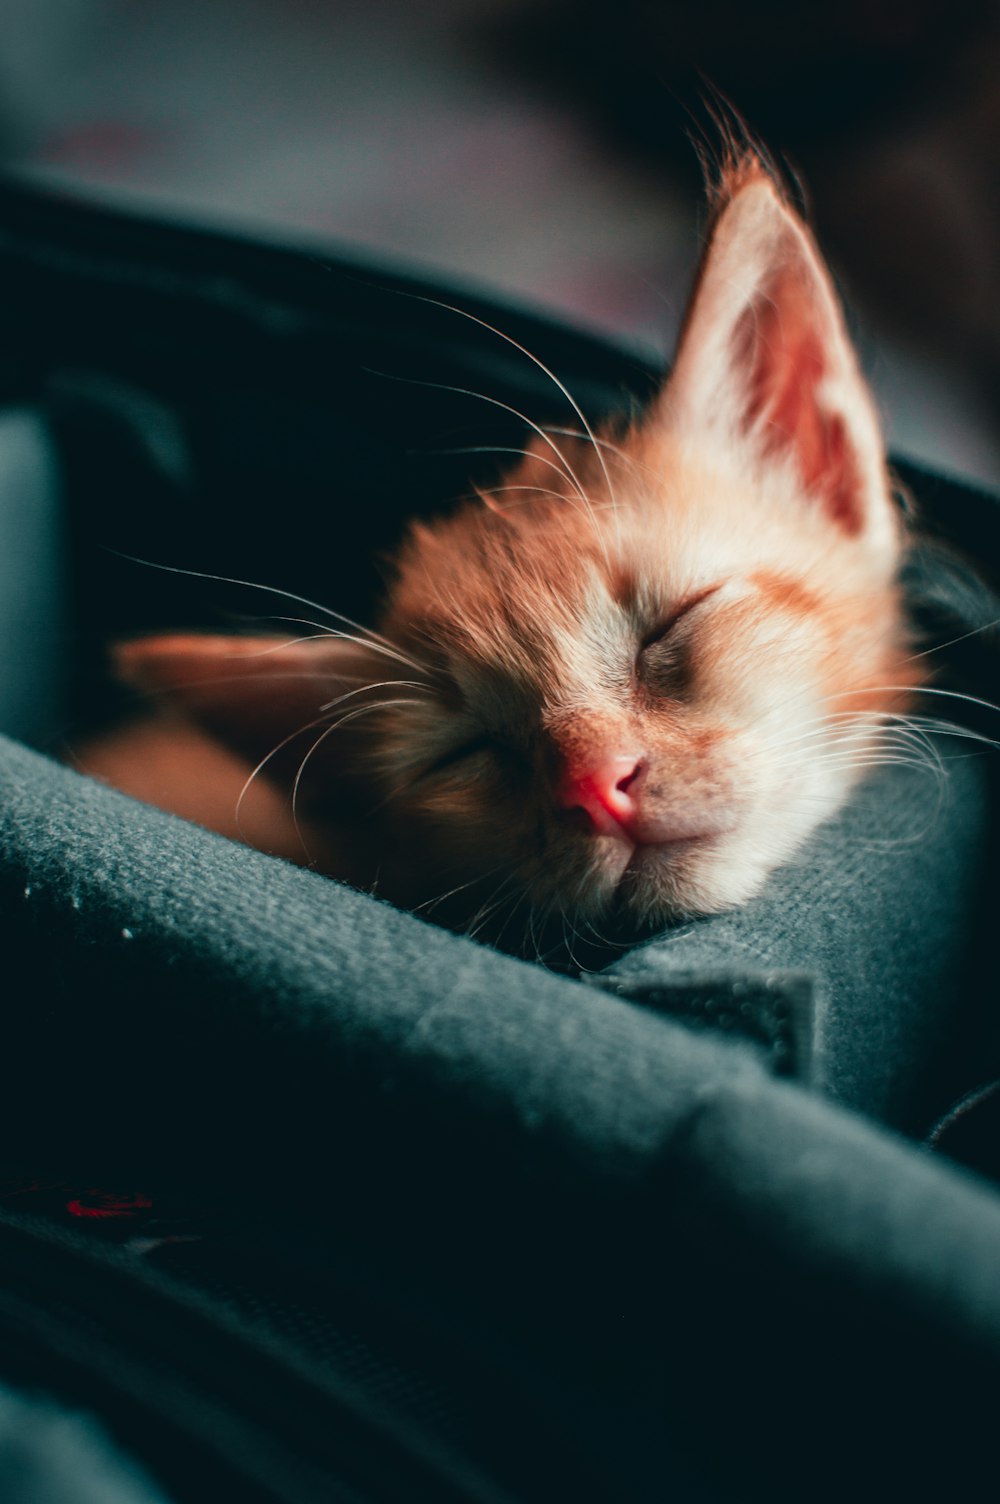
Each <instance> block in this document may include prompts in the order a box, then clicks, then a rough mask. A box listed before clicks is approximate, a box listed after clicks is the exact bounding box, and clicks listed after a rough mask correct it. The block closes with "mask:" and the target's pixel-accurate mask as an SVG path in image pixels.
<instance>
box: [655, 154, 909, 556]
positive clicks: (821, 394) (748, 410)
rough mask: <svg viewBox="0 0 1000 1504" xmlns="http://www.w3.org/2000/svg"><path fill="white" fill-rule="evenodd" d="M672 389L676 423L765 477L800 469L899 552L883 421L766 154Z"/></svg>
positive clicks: (726, 222) (859, 532) (722, 234)
mask: <svg viewBox="0 0 1000 1504" xmlns="http://www.w3.org/2000/svg"><path fill="white" fill-rule="evenodd" d="M734 176H735V178H736V180H737V181H736V186H735V187H734V188H733V189H732V191H731V193H730V197H729V199H728V201H727V202H726V204H725V206H724V208H723V209H722V211H721V212H720V214H719V216H718V219H717V221H716V225H715V229H714V232H713V234H712V236H711V239H710V242H709V245H708V249H707V252H706V254H705V258H704V261H703V263H702V269H701V273H700V276H699V280H698V284H697V287H696V290H695V294H694V297H693V300H692V304H691V307H690V309H689V312H688V317H687V321H686V324H685V327H684V331H683V333H682V336H681V342H680V348H679V351H678V354H677V360H676V363H675V366H674V371H673V375H672V376H671V378H670V381H669V382H668V385H667V389H666V392H665V394H664V408H665V416H666V417H667V420H668V421H669V422H670V423H671V424H672V425H675V426H676V427H677V429H678V431H679V432H681V433H691V432H693V433H695V434H697V435H699V437H701V438H702V439H705V438H707V439H708V440H709V441H710V442H711V443H712V444H713V445H714V446H715V447H716V448H717V450H718V451H721V452H724V453H725V452H728V453H731V454H734V455H735V456H736V457H737V459H738V460H739V461H740V463H743V464H746V463H749V464H750V465H751V466H752V467H753V468H754V469H755V470H757V471H758V473H761V474H763V475H764V476H765V477H766V476H767V475H768V474H769V473H770V474H772V475H773V471H774V467H780V468H785V469H786V470H787V469H788V468H790V469H791V471H792V473H793V474H794V476H795V477H796V479H797V481H798V482H799V484H800V486H801V487H802V488H803V489H804V491H805V492H806V493H807V494H808V495H809V496H810V497H812V498H814V499H815V501H816V502H817V503H818V504H819V505H820V506H821V507H822V509H823V511H824V512H825V514H826V515H827V517H828V518H829V519H830V521H831V522H832V523H834V524H835V525H836V526H837V527H838V528H839V529H841V530H842V531H843V532H844V533H846V534H848V535H851V536H856V537H859V538H861V537H864V539H865V541H866V543H867V544H868V545H869V546H870V548H872V549H874V550H876V551H879V552H883V551H884V552H885V554H886V556H887V558H888V559H893V558H894V557H895V555H896V553H897V552H898V532H897V526H896V520H895V515H894V510H893V507H892V503H891V500H890V493H889V484H888V477H887V474H886V468H885V452H884V447H883V443H882V437H881V433H880V429H879V423H878V419H877V417H876V414H875V409H874V405H873V403H872V399H871V396H870V395H869V392H868V388H867V386H866V384H865V382H864V380H863V378H862V376H861V373H860V370H859V367H858V362H857V357H856V356H855V353H854V350H853V347H852V345H851V342H850V340H849V338H848V335H847V331H846V329H845V327H844V320H843V315H842V313H841V310H840V306H839V304H838V301H837V296H836V293H835V292H834V289H833V283H832V281H831V278H830V274H829V272H828V271H827V269H826V267H825V266H824V264H823V261H822V259H821V257H820V255H819V252H818V251H817V249H816V246H815V244H814V242H813V239H812V236H811V235H810V233H809V231H808V230H807V229H806V227H805V225H804V224H803V223H802V221H801V219H799V217H798V215H796V214H795V213H794V211H793V210H792V209H791V208H790V207H789V206H788V205H787V204H785V203H784V202H783V200H782V198H781V195H780V193H779V191H778V189H777V187H776V186H775V184H774V182H773V180H772V179H771V178H770V176H769V175H768V174H767V172H766V171H765V170H764V168H763V167H762V166H760V165H759V164H757V163H747V164H744V165H743V167H742V168H741V169H738V170H737V172H736V173H735V175H734Z"/></svg>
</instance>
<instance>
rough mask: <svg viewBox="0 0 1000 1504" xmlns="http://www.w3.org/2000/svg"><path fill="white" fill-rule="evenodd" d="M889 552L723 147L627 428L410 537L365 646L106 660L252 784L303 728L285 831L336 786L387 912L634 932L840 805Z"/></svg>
mask: <svg viewBox="0 0 1000 1504" xmlns="http://www.w3.org/2000/svg"><path fill="white" fill-rule="evenodd" d="M904 546H905V540H904V539H903V536H902V532H901V527H900V524H899V521H898V519H897V516H896V512H895V509H894V507H893V503H892V501H891V499H890V490H889V483H888V479H887V475H886V469H885V460H884V454H883V450H882V443H881V438H880V435H879V430H878V424H877V420H876V417H875V413H874V409H873V406H872V403H871V399H870V397H869V395H868V392H867V389H866V388H865V385H864V382H863V380H862V378H861V376H860V374H859V372H858V369H857V362H856V359H855V356H854V353H853V350H852V348H851V346H850V342H849V340H848V338H847V335H846V333H845V330H844V325H843V320H842V317H841V314H840V310H839V307H838V304H837V300H836V297H835V295H834V292H833V288H832V285H831V282H830V279H829V275H828V273H827V272H826V270H825V268H824V266H823V263H822V260H821V259H820V256H819V253H818V251H817V250H816V247H815V245H814V243H813V241H812V237H811V235H810V233H809V231H808V229H807V228H806V226H805V225H804V224H803V222H802V221H801V220H800V219H799V218H798V216H797V215H796V214H795V212H794V210H793V209H792V208H791V207H790V206H789V204H788V202H787V199H786V196H785V195H784V193H783V192H782V191H781V189H780V188H779V186H778V185H777V184H776V182H775V180H774V178H773V177H772V175H771V174H770V173H769V171H768V170H767V168H766V166H765V165H764V163H763V161H762V160H761V158H760V157H759V156H757V155H753V154H749V155H747V154H744V155H742V156H739V157H733V158H732V159H731V160H730V161H729V162H728V164H727V165H726V166H725V169H724V171H723V174H722V187H721V190H720V195H719V198H718V201H717V204H716V207H715V215H714V226H713V230H712V234H711V239H710V243H709V246H708V249H707V252H706V256H705V260H704V264H703V267H702V271H701V274H700V276H699V279H698V282H697V286H696V289H695V293H694V296H693V300H692V304H691V308H690V311H689V314H688V317H687V320H686V323H685V329H684V334H683V336H682V340H681V344H680V349H679V352H678V356H677V362H676V366H675V371H674V375H673V377H672V378H671V380H670V381H668V383H667V384H666V386H665V389H664V391H663V393H662V394H661V396H660V397H659V399H658V400H657V401H656V402H655V403H654V404H653V406H652V408H651V410H650V412H649V413H648V414H646V415H645V417H644V418H642V419H641V420H640V421H638V422H636V423H635V424H634V425H633V426H632V428H631V429H630V430H629V431H628V432H626V433H625V434H624V435H623V434H621V433H618V432H615V431H611V430H608V431H607V432H606V433H603V434H601V435H598V436H597V441H596V442H591V440H590V438H589V437H587V436H586V435H585V434H581V435H580V436H579V437H574V438H559V439H558V440H557V439H556V438H555V437H553V438H552V440H551V442H546V441H545V440H543V438H541V437H537V438H535V439H534V440H533V441H532V443H531V445H530V449H529V452H528V454H527V455H526V457H525V459H524V460H523V461H522V462H520V463H519V464H518V465H517V466H515V468H514V469H513V471H512V473H511V474H510V475H508V476H507V478H506V482H505V485H504V486H502V487H500V488H498V489H497V490H496V491H495V492H491V493H485V494H482V495H481V496H480V497H479V498H477V499H476V500H474V501H470V502H468V503H466V504H464V505H462V506H460V507H459V508H458V509H457V510H455V511H454V512H453V513H452V514H451V515H450V516H446V517H444V518H441V519H438V520H436V521H432V522H429V523H428V522H421V523H418V524H415V525H414V526H413V527H412V529H411V531H410V533H409V535H408V537H407V539H406V541H405V542H404V544H403V546H402V548H401V549H400V552H399V555H398V558H397V560H396V566H395V574H394V579H393V582H392V584H391V586H390V589H389V592H388V597H387V601H386V606H385V610H384V614H383V618H382V620H381V621H380V623H379V627H380V635H378V636H377V637H373V639H372V641H371V643H370V645H369V646H368V647H365V646H363V645H359V644H357V643H349V644H345V643H338V642H337V641H336V640H335V639H333V638H331V639H330V640H329V641H327V642H324V643H302V644H299V645H295V644H289V645H286V647H285V648H284V649H278V648H277V647H276V645H274V644H272V647H273V648H274V651H273V653H268V652H264V651H258V652H257V653H256V656H254V653H253V652H252V651H248V650H246V649H240V647H239V646H238V645H233V644H229V643H226V642H225V641H222V642H219V641H217V640H210V641H209V642H208V644H207V645H205V644H203V645H202V646H201V647H200V648H199V647H197V646H196V647H194V648H193V649H192V648H191V647H190V646H188V647H185V640H184V639H172V640H164V641H161V642H160V643H159V644H157V643H156V642H153V643H151V644H147V645H143V644H137V645H132V646H131V647H130V648H129V649H128V650H127V652H126V654H125V655H124V656H123V658H122V666H123V670H124V672H125V674H126V676H127V677H130V678H132V679H133V681H135V682H138V683H140V684H143V685H145V686H147V687H149V686H158V687H160V688H163V687H164V686H172V687H173V689H174V690H176V691H177V692H178V693H179V694H180V696H181V698H182V700H184V699H186V702H187V706H188V710H189V713H190V714H191V715H193V716H194V717H196V718H198V719H200V720H201V722H202V724H204V725H208V726H209V727H210V728H211V729H212V731H213V732H214V733H215V734H216V735H220V736H223V737H227V729H226V728H227V726H228V727H229V728H230V730H229V732H228V740H229V742H230V744H231V745H233V746H238V747H239V748H240V750H241V751H242V752H243V753H244V754H245V755H249V756H252V757H253V758H254V759H255V760H257V759H261V758H265V757H266V756H267V754H268V753H269V752H270V751H271V749H272V748H274V747H275V746H277V744H278V743H279V742H282V739H283V738H287V739H288V744H289V745H290V746H292V747H295V748H296V749H298V748H299V744H298V743H297V742H296V738H295V733H296V732H297V731H298V730H299V728H301V727H303V726H305V725H307V724H309V725H311V726H313V727H314V728H315V727H318V728H319V732H318V733H317V732H315V731H314V732H313V733H311V735H312V737H313V739H315V737H316V736H317V735H320V736H321V737H322V743H321V747H322V750H321V751H320V752H318V753H317V755H316V756H315V757H313V756H312V754H310V755H309V757H308V758H307V760H306V761H307V765H306V766H304V768H303V771H302V774H301V776H300V777H299V778H298V780H297V782H296V798H297V801H298V810H299V813H300V815H301V816H302V817H303V818H304V819H306V820H307V821H308V822H311V828H313V829H315V830H321V831H322V830H325V831H326V835H327V838H328V839H327V847H328V849H331V850H332V849H333V848H334V847H335V846H336V841H335V840H333V839H332V837H333V834H334V831H335V824H336V821H335V817H334V815H333V813H331V805H330V788H331V785H332V784H335V785H338V786H340V785H343V786H345V787H348V788H349V789H350V795H351V799H353V800H354V801H355V803H356V808H358V809H360V810H363V811H364V813H365V818H366V823H365V825H364V827H363V832H362V835H361V837H360V847H361V849H362V851H363V853H364V854H365V855H366V856H367V858H368V861H369V866H370V875H371V876H374V874H375V872H376V869H377V871H378V874H379V887H380V891H382V892H383V893H385V894H387V895H388V896H389V897H391V898H395V899H396V900H397V901H400V902H403V903H409V904H415V905H421V904H423V905H428V906H430V907H432V908H436V909H437V911H438V912H440V913H442V914H446V915H448V917H450V918H455V919H459V920H461V921H462V922H464V923H466V924H467V925H468V926H469V927H470V928H472V929H473V930H476V929H478V928H480V927H481V926H482V925H483V924H487V923H488V922H492V924H493V933H496V932H499V931H502V930H503V928H504V926H505V925H507V924H510V925H512V926H513V927H514V928H520V929H528V930H533V929H535V928H536V927H538V926H540V925H542V924H544V922H545V921H546V920H548V919H549V918H552V917H555V918H556V919H557V920H559V919H561V918H562V917H565V918H566V919H568V920H569V921H570V922H572V923H574V924H578V923H580V922H583V923H585V924H587V925H590V926H598V927H603V926H604V925H605V924H606V923H608V922H610V921H616V922H618V921H621V922H624V923H625V924H627V925H628V926H630V927H632V928H642V927H644V926H650V925H656V924H662V923H664V922H667V921H669V920H672V919H676V918H677V917H679V916H683V915H689V914H698V913H708V912H711V911H713V910H717V909H720V908H724V907H726V906H729V905H732V904H738V903H741V902H744V901H745V900H746V899H748V898H749V897H751V896H752V895H753V894H754V893H755V892H757V891H758V890H759V889H760V887H761V886H762V885H763V883H764V882H765V881H766V879H767V876H768V874H769V873H770V872H771V870H772V869H773V868H774V867H775V866H776V865H777V864H779V863H780V862H783V861H785V860H787V859H788V858H789V857H790V856H792V855H793V854H794V852H795V851H796V850H797V849H798V848H799V846H800V845H801V844H802V842H803V841H804V840H805V839H806V837H807V836H808V835H809V834H810V833H811V831H812V830H814V829H815V827H816V826H817V825H818V824H819V823H820V822H821V821H822V820H823V819H825V818H826V817H827V816H829V815H830V814H831V813H833V812H834V811H835V810H836V809H837V808H838V807H839V806H840V804H841V803H842V802H843V801H844V799H845V798H846V797H847V795H848V794H849V792H850V790H851V788H852V787H853V786H854V784H855V783H856V781H857V779H858V778H859V777H860V776H861V774H862V770H863V766H864V764H865V762H866V761H867V760H868V758H869V757H870V755H871V753H872V751H873V749H874V748H876V747H877V746H878V744H879V736H880V734H881V723H882V722H883V721H884V720H885V719H887V718H888V717H889V716H891V715H892V714H893V713H895V712H896V711H898V710H899V709H900V708H902V707H903V705H904V703H905V686H907V685H908V684H910V683H915V682H916V680H917V678H918V675H917V671H916V668H915V664H914V663H913V662H908V661H907V628H906V624H905V620H904V615H903V610H902V605H901V601H900V595H899V590H898V586H897V584H896V576H897V572H898V565H899V562H900V559H901V555H902V552H903V549H904ZM386 643H388V644H390V645H391V649H392V652H391V655H387V652H386V648H385V644H386ZM283 653H284V654H285V657H284V659H283V657H282V654H283ZM230 654H236V655H237V656H236V658H235V659H234V658H232V657H228V655H230ZM227 657H228V668H227ZM192 663H194V664H195V665H196V673H195V674H194V675H192V672H191V669H192ZM254 663H256V664H257V665H258V667H259V672H255V671H254V669H253V665H254ZM310 664H311V665H313V668H314V672H315V673H317V674H319V675H320V676H321V678H320V682H319V684H313V683H311V682H310V672H309V670H308V668H306V669H305V670H304V669H303V667H302V665H306V666H308V665H310ZM227 675H228V677H227ZM283 675H284V677H283ZM213 676H215V677H217V678H219V679H220V680H221V681H223V682H224V685H225V687H224V689H221V690H220V692H219V696H218V697H217V698H215V699H213V698H212V695H211V691H210V690H209V689H208V681H209V680H210V679H212V678H213ZM195 680H196V681H197V682H196V683H194V682H193V681H195ZM185 684H187V685H189V686H192V687H189V688H188V690H187V691H185V690H184V688H183V686H184V685H185ZM900 686H902V687H903V688H902V689H901V688H900ZM333 702H336V707H335V708H331V705H332V703H333ZM345 707H346V708H345ZM310 744H311V743H310V740H309V737H307V738H306V745H310ZM330 753H333V755H332V756H329V755H327V754H330ZM300 761H301V750H297V753H296V766H298V765H299V762H300ZM267 769H270V770H272V771H274V770H277V771H278V777H279V780H280V776H281V772H280V769H281V764H280V759H271V760H269V762H268V763H267ZM120 781H121V782H122V783H123V784H124V786H126V787H128V786H129V780H128V777H127V776H121V774H120ZM285 781H286V787H287V784H288V782H289V778H288V775H287V774H286V775H285ZM133 787H134V785H133ZM341 802H342V805H343V800H342V801H341ZM286 804H287V801H286ZM324 822H325V824H324ZM287 836H288V832H287V831H285V832H283V833H282V832H279V831H277V830H276V829H275V828H274V827H273V826H272V828H271V832H270V840H271V842H272V845H273V847H274V849H276V850H279V851H283V852H285V853H287V852H288V850H289V841H288V839H287ZM321 860H322V859H321ZM327 865H329V866H332V867H333V868H334V870H340V869H338V866H337V859H336V858H335V857H331V858H330V860H329V863H328V864H327ZM362 866H363V862H362ZM357 870H358V869H357V867H355V868H353V869H352V873H351V875H354V874H355V873H356V871H357ZM456 890H457V891H456ZM449 894H451V896H450V897H449V896H448V895H449ZM494 914H495V915H496V917H495V919H493V918H492V916H494Z"/></svg>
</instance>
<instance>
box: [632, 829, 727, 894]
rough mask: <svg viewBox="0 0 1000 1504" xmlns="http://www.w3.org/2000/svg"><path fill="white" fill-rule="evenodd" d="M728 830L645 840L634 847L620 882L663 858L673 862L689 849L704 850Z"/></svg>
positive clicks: (705, 831) (697, 832) (684, 854)
mask: <svg viewBox="0 0 1000 1504" xmlns="http://www.w3.org/2000/svg"><path fill="white" fill-rule="evenodd" d="M732 828H733V827H729V828H727V829H726V830H702V831H696V832H693V833H692V834H691V835H683V836H675V837H673V839H671V840H669V841H650V842H643V843H640V844H639V845H637V846H634V847H633V849H632V854H631V856H630V857H629V859H628V861H627V862H626V863H625V865H624V867H623V868H622V870H621V874H620V876H619V878H618V882H619V883H622V882H625V881H626V880H627V879H628V878H630V877H633V876H635V874H636V873H639V872H643V871H645V870H646V869H648V868H649V867H652V866H659V864H660V861H661V859H662V858H666V859H667V860H668V861H669V862H671V863H672V862H673V861H674V859H675V858H677V857H683V856H686V855H687V853H688V852H689V851H698V850H702V849H704V848H705V847H707V846H711V845H714V844H716V843H717V842H718V841H720V840H721V839H722V838H723V837H725V836H726V835H728V834H729V831H730V829H732Z"/></svg>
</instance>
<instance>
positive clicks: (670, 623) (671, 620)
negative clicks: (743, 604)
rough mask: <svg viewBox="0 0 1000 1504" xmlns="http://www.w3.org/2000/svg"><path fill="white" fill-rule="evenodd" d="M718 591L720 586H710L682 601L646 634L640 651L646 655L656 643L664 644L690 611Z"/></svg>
mask: <svg viewBox="0 0 1000 1504" xmlns="http://www.w3.org/2000/svg"><path fill="white" fill-rule="evenodd" d="M718 589H720V586H718V585H709V586H708V587H707V589H705V590H699V591H698V592H697V593H696V594H695V595H691V596H688V598H687V600H685V601H682V602H681V604H680V605H679V606H677V607H676V608H675V609H674V610H673V611H671V612H670V614H669V615H668V616H665V617H663V618H662V620H661V621H660V622H659V623H658V624H657V625H656V626H655V627H654V628H653V630H652V631H651V632H648V633H647V634H646V636H645V637H644V638H643V639H642V642H641V644H640V647H639V651H640V652H641V653H644V652H645V651H646V649H647V648H651V647H652V646H653V645H654V643H657V642H662V641H663V639H664V638H665V637H669V636H670V633H671V632H672V631H673V630H674V628H675V627H676V625H677V623H678V622H679V621H682V620H683V619H684V617H685V616H687V615H688V613H689V612H690V611H693V610H694V608H695V606H700V605H701V603H702V601H705V600H707V599H708V597H709V596H710V595H714V594H715V592H716V591H717V590H718Z"/></svg>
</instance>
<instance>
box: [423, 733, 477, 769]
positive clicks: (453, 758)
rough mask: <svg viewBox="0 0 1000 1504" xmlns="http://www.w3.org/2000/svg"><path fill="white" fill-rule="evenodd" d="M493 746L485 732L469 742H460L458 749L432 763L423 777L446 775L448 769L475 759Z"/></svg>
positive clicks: (471, 738) (453, 749) (473, 737)
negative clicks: (469, 759) (479, 753)
mask: <svg viewBox="0 0 1000 1504" xmlns="http://www.w3.org/2000/svg"><path fill="white" fill-rule="evenodd" d="M491 745H492V742H491V739H490V737H489V736H487V734H486V732H485V731H483V732H480V733H479V735H478V736H472V737H469V739H468V740H467V741H464V742H460V743H459V745H458V746H457V747H453V748H452V749H451V751H450V752H445V753H444V754H443V756H441V757H439V758H438V760H437V762H434V763H431V765H430V767H429V768H428V769H427V770H426V771H425V773H424V775H423V776H424V777H425V778H433V777H434V775H435V774H437V773H444V772H446V771H447V769H448V768H453V767H455V766H456V765H457V764H458V763H461V762H465V761H466V759H467V758H470V757H475V756H476V754H477V752H485V751H487V750H488V749H489V747H490V746H491Z"/></svg>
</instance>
